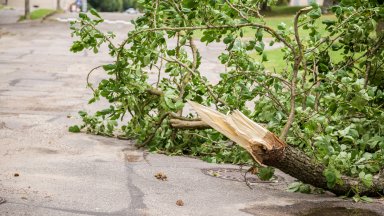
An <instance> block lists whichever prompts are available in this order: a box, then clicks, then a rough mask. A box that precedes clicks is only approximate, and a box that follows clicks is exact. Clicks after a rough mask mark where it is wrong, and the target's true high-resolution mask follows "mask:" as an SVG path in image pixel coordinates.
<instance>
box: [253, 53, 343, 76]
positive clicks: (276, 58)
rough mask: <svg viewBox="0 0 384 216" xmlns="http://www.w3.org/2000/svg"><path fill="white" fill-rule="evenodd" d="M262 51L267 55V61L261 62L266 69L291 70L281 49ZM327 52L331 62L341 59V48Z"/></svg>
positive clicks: (256, 55)
mask: <svg viewBox="0 0 384 216" xmlns="http://www.w3.org/2000/svg"><path fill="white" fill-rule="evenodd" d="M264 53H265V54H266V55H267V58H268V61H266V62H264V63H263V64H264V66H265V68H266V70H267V71H271V72H274V71H276V73H282V72H283V71H284V70H285V69H286V68H287V69H288V71H291V70H292V69H291V68H290V67H289V65H288V67H287V62H286V61H285V60H284V59H283V58H284V53H283V52H282V51H281V49H273V50H266V51H265V52H264ZM329 53H330V57H331V61H332V63H338V62H340V61H341V60H342V59H343V54H342V50H339V51H331V50H330V51H329ZM250 55H251V57H252V58H254V59H255V60H256V61H259V62H261V59H262V57H261V56H260V55H259V54H257V53H256V52H253V53H251V54H250Z"/></svg>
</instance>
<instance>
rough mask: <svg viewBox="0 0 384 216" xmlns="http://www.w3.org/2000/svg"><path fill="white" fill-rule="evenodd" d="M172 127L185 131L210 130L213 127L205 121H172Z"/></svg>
mask: <svg viewBox="0 0 384 216" xmlns="http://www.w3.org/2000/svg"><path fill="white" fill-rule="evenodd" d="M170 121H171V126H172V127H173V128H177V129H183V130H193V129H199V130H202V129H210V128H211V126H209V125H208V124H207V123H205V122H203V121H185V120H180V119H171V120H170Z"/></svg>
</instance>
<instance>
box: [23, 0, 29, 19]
mask: <svg viewBox="0 0 384 216" xmlns="http://www.w3.org/2000/svg"><path fill="white" fill-rule="evenodd" d="M29 3H30V2H29V0H25V3H24V17H25V19H29V17H30V14H31V11H30V8H31V6H30V4H29Z"/></svg>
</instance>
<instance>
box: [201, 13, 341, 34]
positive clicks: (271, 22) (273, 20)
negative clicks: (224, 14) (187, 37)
mask: <svg viewBox="0 0 384 216" xmlns="http://www.w3.org/2000/svg"><path fill="white" fill-rule="evenodd" d="M293 19H294V15H284V16H272V17H265V18H264V21H265V25H266V26H269V27H271V28H272V29H275V30H276V29H277V27H278V25H280V24H281V23H284V24H285V25H286V28H287V29H289V28H292V29H293ZM334 19H336V17H335V16H334V15H323V16H321V17H320V18H319V19H318V20H317V21H316V25H317V26H318V29H319V31H320V33H322V34H323V33H325V32H326V31H325V25H324V24H322V21H324V20H334ZM261 24H263V23H261ZM243 31H244V32H243V33H244V37H245V38H252V37H254V36H255V33H256V30H255V29H253V28H250V27H247V28H243ZM306 34H308V31H305V30H302V29H300V35H301V36H305V35H306ZM202 36H203V33H202V31H196V32H195V33H194V38H196V39H200V38H201V37H202ZM265 37H271V36H270V35H268V34H265Z"/></svg>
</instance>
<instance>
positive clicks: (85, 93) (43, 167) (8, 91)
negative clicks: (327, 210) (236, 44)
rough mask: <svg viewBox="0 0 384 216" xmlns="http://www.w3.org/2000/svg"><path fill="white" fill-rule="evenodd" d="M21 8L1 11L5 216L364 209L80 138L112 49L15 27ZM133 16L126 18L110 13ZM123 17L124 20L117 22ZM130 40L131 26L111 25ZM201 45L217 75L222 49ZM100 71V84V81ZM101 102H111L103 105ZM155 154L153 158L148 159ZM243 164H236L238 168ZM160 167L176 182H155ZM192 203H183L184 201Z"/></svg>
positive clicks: (62, 32)
mask: <svg viewBox="0 0 384 216" xmlns="http://www.w3.org/2000/svg"><path fill="white" fill-rule="evenodd" d="M19 13H20V11H17V10H16V11H0V197H3V198H5V199H6V200H7V202H6V203H4V204H0V215H9V216H11V215H12V216H13V215H36V216H38V215H68V216H69V215H100V216H104V215H170V216H172V215H175V216H181V215H202V216H203V215H204V216H205V215H220V216H225V215H228V216H232V215H269V216H270V215H293V214H296V213H298V212H305V211H308V208H311V207H316V206H319V205H327V206H331V205H338V206H347V207H348V206H349V207H351V206H360V207H363V208H371V209H373V210H375V211H378V212H382V211H383V210H384V208H383V207H382V205H381V204H380V201H379V200H377V201H375V203H373V204H369V205H367V204H361V203H360V204H354V203H352V202H351V201H342V200H341V199H338V198H336V197H334V196H332V195H330V194H323V195H304V194H295V193H288V192H285V188H286V185H287V184H288V183H290V182H292V181H293V179H292V178H291V177H289V176H286V175H284V174H283V173H281V172H277V174H278V175H279V176H280V177H281V181H280V182H278V183H276V184H265V183H262V184H256V185H254V190H250V189H249V188H248V187H247V186H246V185H245V184H244V183H242V182H236V181H229V180H223V179H220V178H214V177H211V176H207V175H204V174H203V173H202V172H201V169H202V168H211V167H236V166H231V165H217V164H208V163H205V162H203V161H200V160H197V159H192V158H186V157H169V156H165V155H161V154H148V155H147V154H146V153H145V152H143V151H142V150H137V149H135V148H134V145H133V143H132V142H130V141H122V140H117V139H111V138H104V137H99V136H93V135H89V134H84V133H81V134H73V133H69V132H67V128H68V126H69V125H73V124H75V123H80V121H79V119H77V118H73V117H71V116H76V113H77V111H78V110H82V109H86V110H94V109H96V108H100V107H92V106H87V105H86V102H87V100H88V99H89V98H90V91H89V89H86V85H85V77H86V75H87V72H88V70H89V69H91V68H92V67H94V66H97V65H100V64H105V63H108V62H110V61H111V59H110V58H109V57H108V56H107V54H106V53H105V52H104V53H103V51H102V53H101V54H99V55H94V54H92V53H86V52H84V53H80V54H73V53H70V52H69V46H70V44H71V38H70V36H69V34H70V32H69V30H68V24H66V23H59V22H54V21H47V22H45V23H40V22H27V23H15V19H17V15H18V14H19ZM106 16H107V17H108V16H109V18H110V19H125V20H129V19H130V17H128V16H126V15H121V14H120V15H116V14H113V15H106ZM116 17H117V18H116ZM103 28H104V29H105V30H114V31H116V32H117V34H118V38H117V40H119V39H121V38H122V37H123V36H124V35H125V34H126V32H127V31H128V30H129V28H130V27H129V26H127V25H122V24H115V25H109V26H103ZM199 46H200V47H201V48H202V50H203V52H202V55H203V56H206V60H205V61H204V64H205V66H204V68H205V69H206V71H205V73H206V74H207V76H209V77H210V79H212V80H213V81H215V77H217V76H218V72H219V71H220V70H221V66H219V65H218V64H217V60H216V58H215V56H217V54H218V53H219V52H220V50H221V49H222V47H221V46H220V45H213V46H211V47H204V46H203V45H202V44H199ZM100 76H101V75H96V77H95V78H94V80H93V81H95V80H98V79H100ZM98 106H102V105H98ZM145 158H146V159H145ZM236 168H237V167H236ZM158 172H163V173H165V174H166V175H167V177H168V181H159V180H157V179H156V178H154V175H155V174H156V173H158ZM179 199H181V200H183V201H184V206H177V205H176V201H177V200H179Z"/></svg>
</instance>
